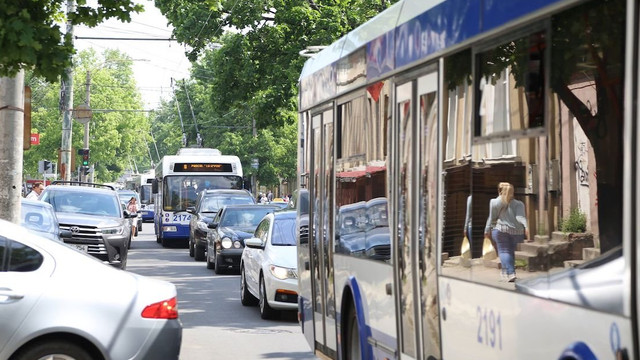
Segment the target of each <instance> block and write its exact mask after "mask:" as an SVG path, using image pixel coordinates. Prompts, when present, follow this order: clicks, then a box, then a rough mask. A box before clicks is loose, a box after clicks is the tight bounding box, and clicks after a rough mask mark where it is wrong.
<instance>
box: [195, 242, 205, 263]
mask: <svg viewBox="0 0 640 360" xmlns="http://www.w3.org/2000/svg"><path fill="white" fill-rule="evenodd" d="M194 253H195V254H194V255H193V258H194V259H195V260H196V261H204V246H202V245H198V244H195V251H194Z"/></svg>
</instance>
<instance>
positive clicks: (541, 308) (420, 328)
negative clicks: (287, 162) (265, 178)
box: [298, 0, 640, 360]
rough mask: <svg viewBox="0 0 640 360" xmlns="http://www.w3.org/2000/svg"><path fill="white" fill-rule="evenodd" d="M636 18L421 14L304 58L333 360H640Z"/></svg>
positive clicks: (438, 5) (317, 302)
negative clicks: (639, 321) (306, 58)
mask: <svg viewBox="0 0 640 360" xmlns="http://www.w3.org/2000/svg"><path fill="white" fill-rule="evenodd" d="M638 18H639V10H638V2H637V0H590V1H578V0H503V1H480V0H434V1H426V0H404V1H400V2H398V3H396V4H394V5H392V6H391V7H390V8H389V9H387V10H386V11H384V12H382V13H381V14H379V15H378V16H376V17H375V18H373V19H372V20H370V21H369V22H367V23H365V24H364V25H362V26H361V27H359V28H357V29H355V30H354V31H352V32H351V33H349V34H347V35H346V36H344V37H343V38H341V39H340V40H338V41H337V42H335V43H333V44H331V45H330V46H328V47H327V48H325V49H324V50H323V51H321V52H320V53H318V54H316V56H315V57H313V58H311V59H310V60H308V61H307V62H306V64H305V66H304V69H303V71H302V74H301V76H300V83H299V86H300V90H299V112H300V114H299V136H300V141H299V144H300V150H299V157H298V167H299V176H300V179H299V180H300V181H299V184H301V191H300V194H303V193H304V192H307V194H308V196H309V201H308V205H307V206H300V207H299V216H298V221H299V227H300V233H299V234H300V235H299V243H298V245H299V246H298V271H299V273H298V277H299V285H300V289H299V290H300V296H299V317H300V320H301V326H302V330H303V333H304V335H305V337H306V338H307V340H308V342H309V344H310V346H311V348H312V349H313V351H314V352H315V353H316V354H318V355H321V357H323V358H324V357H328V358H333V359H345V360H350V359H447V360H450V359H465V360H467V359H567V360H568V359H581V360H587V359H590V360H591V359H612V360H613V359H638V358H639V357H640V348H639V341H640V338H639V334H640V333H639V331H638V330H639V329H638V304H639V303H638V285H639V283H638V279H639V277H638V275H639V274H638V271H639V269H638V259H639V256H640V253H639V248H638V246H637V238H638V234H637V233H636V229H637V228H636V225H637V224H638V223H640V212H639V207H640V191H639V190H640V188H639V187H640V181H639V179H638V177H639V176H640V167H639V165H640V163H639V161H640V156H639V155H640V149H639V148H638V145H637V144H638V141H637V139H638V132H639V130H640V129H639V128H640V127H639V126H638V118H637V116H638V110H639V109H638V104H639V103H640V101H639V100H640V99H639V94H638V84H639V83H640V79H639V73H638V65H639V61H638V53H639V52H640V46H639V37H640V33H639V30H638V28H639V27H638ZM499 191H500V192H499ZM302 203H303V202H300V204H302Z"/></svg>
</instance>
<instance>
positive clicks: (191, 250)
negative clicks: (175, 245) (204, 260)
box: [189, 236, 195, 257]
mask: <svg viewBox="0 0 640 360" xmlns="http://www.w3.org/2000/svg"><path fill="white" fill-rule="evenodd" d="M194 253H195V251H194V250H193V241H191V236H189V256H191V257H193V256H194Z"/></svg>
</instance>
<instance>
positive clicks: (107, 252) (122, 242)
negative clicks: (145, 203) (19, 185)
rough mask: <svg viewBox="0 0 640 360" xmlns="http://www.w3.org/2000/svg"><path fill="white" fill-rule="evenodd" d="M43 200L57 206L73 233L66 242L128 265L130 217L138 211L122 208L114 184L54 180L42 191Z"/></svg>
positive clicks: (64, 225) (62, 226)
mask: <svg viewBox="0 0 640 360" xmlns="http://www.w3.org/2000/svg"><path fill="white" fill-rule="evenodd" d="M71 185H75V186H71ZM81 185H82V186H81ZM40 200H41V201H44V202H47V203H49V204H51V205H52V206H53V210H54V211H55V212H56V216H57V217H58V220H59V221H60V229H62V230H69V231H71V233H72V237H71V238H68V239H64V242H65V243H67V244H69V245H71V246H74V247H76V248H77V249H78V250H80V251H84V252H87V253H88V254H90V255H93V256H95V257H97V258H98V259H100V260H102V261H103V262H105V263H108V264H110V265H113V266H116V267H119V268H121V269H124V268H125V267H126V265H127V254H128V249H129V244H130V243H131V224H130V221H129V219H130V218H131V217H135V216H136V214H129V212H128V211H127V210H123V209H122V205H121V204H120V200H119V199H118V193H117V192H116V191H115V190H114V189H113V187H111V186H107V185H102V184H93V183H80V182H77V181H54V182H53V183H52V185H49V186H47V187H46V188H45V189H44V191H43V192H42V194H40Z"/></svg>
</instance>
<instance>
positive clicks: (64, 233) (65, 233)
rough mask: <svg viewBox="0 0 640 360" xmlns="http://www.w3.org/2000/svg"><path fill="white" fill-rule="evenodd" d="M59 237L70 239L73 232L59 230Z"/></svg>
mask: <svg viewBox="0 0 640 360" xmlns="http://www.w3.org/2000/svg"><path fill="white" fill-rule="evenodd" d="M60 237H61V238H63V239H71V238H72V237H73V233H72V232H71V231H69V230H60Z"/></svg>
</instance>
